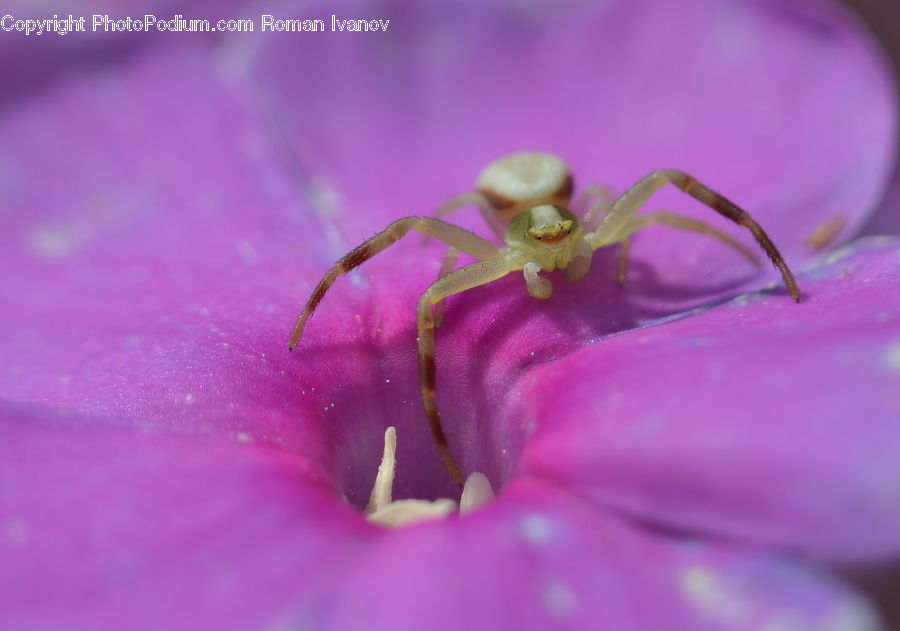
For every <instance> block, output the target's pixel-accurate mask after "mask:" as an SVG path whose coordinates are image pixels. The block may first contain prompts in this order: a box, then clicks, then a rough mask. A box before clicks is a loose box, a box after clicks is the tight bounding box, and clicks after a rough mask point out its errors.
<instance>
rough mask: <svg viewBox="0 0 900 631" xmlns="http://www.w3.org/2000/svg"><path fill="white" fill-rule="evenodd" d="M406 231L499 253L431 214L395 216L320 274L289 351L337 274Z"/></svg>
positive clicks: (475, 252)
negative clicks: (322, 274) (397, 217)
mask: <svg viewBox="0 0 900 631" xmlns="http://www.w3.org/2000/svg"><path fill="white" fill-rule="evenodd" d="M410 230H415V231H417V232H421V233H423V234H426V235H429V236H432V237H434V238H436V239H440V240H441V241H443V242H445V243H447V244H449V245H451V246H453V247H454V248H457V249H459V250H462V251H463V252H467V253H469V254H471V255H472V256H475V257H477V258H479V259H482V260H484V259H494V258H497V257H498V256H500V249H499V248H498V247H497V246H496V245H494V244H493V243H491V242H490V241H487V240H485V239H482V238H481V237H479V236H478V235H476V234H473V233H471V232H469V231H468V230H463V229H462V228H460V227H458V226H454V225H453V224H450V223H447V222H446V221H441V220H440V219H435V218H434V217H404V218H403V219H398V220H397V221H395V222H393V223H391V224H390V225H389V226H388V227H387V228H385V229H384V230H382V231H381V232H379V233H378V234H376V235H375V236H374V237H372V238H371V239H369V240H367V241H365V242H363V243H362V244H361V245H359V246H358V247H356V248H354V249H353V250H351V251H350V252H349V253H348V254H347V255H345V256H344V257H343V258H341V260H339V261H338V262H337V263H335V264H334V267H332V268H331V269H330V270H328V272H327V273H326V274H325V276H324V277H322V280H320V281H319V284H318V285H316V288H315V289H314V290H313V293H312V295H311V296H310V297H309V300H307V301H306V306H305V307H304V308H303V313H301V314H300V317H299V318H297V323H296V324H295V325H294V330H293V331H292V332H291V341H290V345H289V347H288V348H290V350H293V349H294V348H295V347H296V346H297V344H298V343H299V342H300V337H301V336H302V335H303V329H304V328H305V327H306V322H307V320H309V318H310V316H311V315H312V314H313V311H315V309H316V307H317V306H318V305H319V303H320V302H321V301H322V298H324V297H325V294H326V293H327V292H328V289H329V288H330V287H331V286H332V285H333V284H334V281H335V280H337V278H338V276H341V275H343V274H346V273H347V272H349V271H350V270H352V269H354V268H356V267H359V266H360V265H362V264H363V263H365V262H366V261H368V260H369V259H370V258H372V257H373V256H375V255H376V254H378V253H379V252H381V251H382V250H385V249H387V248H388V247H390V246H391V245H393V244H394V243H396V242H397V241H399V240H400V239H401V238H402V237H403V236H404V235H405V234H406V233H408V232H409V231H410Z"/></svg>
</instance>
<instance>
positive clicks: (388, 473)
mask: <svg viewBox="0 0 900 631" xmlns="http://www.w3.org/2000/svg"><path fill="white" fill-rule="evenodd" d="M396 466H397V428H396V427H393V426H391V427H388V428H387V429H386V430H385V432H384V453H383V455H382V456H381V464H380V465H378V473H377V474H376V475H375V485H374V486H373V487H372V494H371V495H370V496H369V505H368V506H366V513H367V514H369V515H372V514H373V513H375V512H376V511H378V510H380V509H382V508H384V507H386V506H387V505H388V504H390V503H391V489H392V488H393V486H394V468H395V467H396Z"/></svg>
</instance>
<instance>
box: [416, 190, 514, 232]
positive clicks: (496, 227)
mask: <svg viewBox="0 0 900 631" xmlns="http://www.w3.org/2000/svg"><path fill="white" fill-rule="evenodd" d="M472 204H475V206H476V207H477V208H478V212H480V213H481V216H482V217H483V218H484V222H485V223H486V224H487V225H488V226H489V227H490V228H491V231H492V232H493V233H494V234H495V235H496V236H497V238H498V239H500V240H501V241H502V240H503V237H504V236H506V226H505V225H504V224H503V222H502V221H501V220H500V217H499V216H498V215H497V211H495V210H494V207H493V206H491V204H490V202H489V201H488V199H487V197H485V196H484V195H482V194H481V193H463V194H462V195H457V196H456V197H454V198H453V199H449V200H447V201H446V202H444V203H443V204H441V205H440V206H439V207H438V209H437V210H436V211H435V213H434V216H435V217H437V218H438V219H441V218H443V217H446V216H447V215H449V214H450V213H454V212H456V211H457V210H459V209H460V208H465V207H466V206H471V205H472ZM428 240H429V239H428V237H427V236H426V237H425V238H423V239H422V242H423V243H427V242H428Z"/></svg>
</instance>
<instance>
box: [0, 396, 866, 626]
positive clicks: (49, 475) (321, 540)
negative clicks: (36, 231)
mask: <svg viewBox="0 0 900 631" xmlns="http://www.w3.org/2000/svg"><path fill="white" fill-rule="evenodd" d="M0 430H2V433H0V436H2V440H0V457H2V462H3V463H4V468H3V471H2V474H0V475H2V477H0V482H2V484H0V506H2V507H4V510H3V514H2V515H0V556H2V558H3V559H4V563H3V565H2V567H0V588H2V589H0V624H2V625H3V627H4V628H29V629H55V628H60V627H65V628H67V629H97V628H110V629H114V628H128V629H136V630H139V629H159V628H167V629H193V630H200V631H202V630H204V629H224V630H228V629H241V630H244V631H246V630H248V629H268V628H273V627H274V626H279V625H281V626H286V627H290V628H293V627H303V626H311V627H315V628H318V629H335V630H342V629H358V628H361V627H362V626H365V627H366V628H373V629H381V628H391V629H413V628H423V627H425V626H428V627H429V628H434V629H438V630H441V629H459V628H463V627H470V628H489V627H491V628H492V627H498V626H504V625H513V626H515V627H516V628H522V629H538V628H547V627H548V625H550V624H555V625H561V627H560V628H572V629H588V628H596V623H597V620H604V621H606V622H607V624H609V625H610V626H612V627H615V628H617V629H622V630H623V631H625V630H628V629H646V628H654V627H658V626H659V625H660V624H663V623H665V624H669V625H673V626H677V627H678V628H690V629H718V628H729V629H750V628H760V627H761V626H763V625H764V624H774V623H775V622H776V621H783V620H790V621H792V622H795V623H797V624H800V625H801V626H802V627H803V628H812V627H813V626H814V625H822V626H823V628H824V627H825V626H826V625H827V624H829V623H830V624H837V622H838V621H843V622H845V623H847V624H849V623H853V624H854V625H855V626H854V627H853V628H859V629H871V628H874V627H875V623H876V622H875V619H874V617H873V615H872V613H871V612H870V611H869V609H868V608H867V607H866V606H865V605H864V604H863V603H862V602H860V601H859V600H858V599H857V598H856V597H855V596H854V595H852V594H851V593H849V592H848V591H847V590H846V589H844V588H842V587H841V586H839V585H837V584H835V583H834V582H832V581H830V580H829V579H828V578H827V577H825V576H823V575H818V574H816V573H814V572H811V571H809V570H808V569H804V568H803V567H802V566H796V565H794V564H791V563H789V562H786V561H784V560H781V559H779V558H777V557H774V556H771V555H759V554H756V553H754V552H752V551H748V550H741V549H740V548H737V547H734V546H719V545H714V544H706V543H703V542H700V541H692V540H677V539H672V538H665V537H661V536H660V535H658V534H656V533H647V532H642V531H641V530H639V529H635V528H633V527H632V526H630V525H628V524H626V523H624V522H622V521H621V520H619V519H617V518H614V517H612V516H610V515H607V514H604V512H603V511H602V510H597V509H596V507H591V506H589V505H586V504H585V503H583V502H581V501H580V500H577V499H574V498H572V497H570V496H567V495H565V494H560V493H559V491H558V490H557V489H552V488H548V487H546V486H544V485H541V484H535V483H528V484H521V483H519V484H517V485H514V486H513V487H512V488H510V489H508V490H507V492H506V493H505V495H504V496H503V497H502V498H500V500H499V501H498V502H497V503H495V504H493V505H490V506H488V507H486V508H485V509H482V510H481V511H479V512H477V513H475V514H473V515H472V516H470V517H467V518H465V519H457V520H449V521H445V522H442V523H437V524H431V525H427V526H424V527H418V528H410V529H406V530H400V531H378V529H376V528H373V527H372V526H369V525H367V524H366V523H365V522H364V521H363V519H362V516H361V515H360V514H353V512H352V511H350V510H348V509H347V507H345V506H343V505H342V504H341V502H340V501H339V499H338V497H337V496H336V495H335V494H334V492H333V491H332V490H331V489H329V488H328V486H326V485H324V484H323V483H322V480H323V474H324V472H323V471H322V470H321V469H320V468H319V467H318V466H316V465H315V464H314V463H312V462H310V461H308V460H305V459H303V458H299V457H298V456H297V455H296V454H293V453H291V452H288V451H283V450H280V449H278V448H277V447H272V446H261V445H252V444H239V443H237V442H233V443H230V444H228V443H224V442H222V441H219V440H198V439H196V438H185V437H158V436H157V437H151V436H142V435H140V434H138V433H135V432H131V431H125V430H121V429H118V428H113V427H96V426H95V427H94V428H90V426H87V425H86V424H85V422H84V419H82V418H80V417H77V416H74V415H68V416H53V415H48V414H46V413H39V414H38V413H35V412H34V411H33V410H29V409H23V408H18V409H16V408H10V406H4V409H3V410H2V414H0ZM75 472H77V475H73V473H75ZM650 568H652V571H648V569H650Z"/></svg>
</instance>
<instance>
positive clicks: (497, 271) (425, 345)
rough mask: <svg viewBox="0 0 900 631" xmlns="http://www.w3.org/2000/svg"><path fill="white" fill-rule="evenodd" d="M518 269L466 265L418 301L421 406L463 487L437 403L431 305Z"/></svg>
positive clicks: (495, 262)
mask: <svg viewBox="0 0 900 631" xmlns="http://www.w3.org/2000/svg"><path fill="white" fill-rule="evenodd" d="M516 269H518V267H517V266H516V265H515V264H514V263H511V262H510V261H507V260H505V259H492V260H488V261H482V262H480V263H474V264H472V265H467V266H466V267H463V268H460V269H458V270H456V271H455V272H453V273H451V274H449V275H448V276H445V277H444V278H441V279H439V280H438V281H436V282H435V283H434V284H433V285H432V286H431V287H429V288H428V290H427V291H426V292H425V293H424V294H422V297H421V298H420V299H419V307H418V310H417V313H416V326H417V328H418V332H419V386H420V389H421V393H422V405H423V406H424V408H425V415H426V416H427V417H428V425H429V427H430V428H431V434H432V435H433V436H434V442H435V443H436V444H437V448H438V451H439V452H440V454H441V460H443V461H444V465H446V467H447V471H449V472H450V476H451V477H452V478H453V480H454V481H455V482H456V483H457V484H459V485H460V486H463V484H464V482H465V479H464V478H463V475H462V473H461V472H460V470H459V467H458V466H456V461H454V460H453V456H452V455H451V454H450V447H449V446H448V445H447V436H446V435H445V434H444V427H443V425H442V424H441V415H440V412H438V409H437V404H436V402H435V394H436V392H437V385H436V371H435V365H434V327H435V322H434V314H433V313H432V305H434V304H436V303H438V302H440V301H441V300H443V299H444V298H446V297H447V296H452V295H453V294H458V293H460V292H463V291H465V290H467V289H472V288H473V287H478V286H479V285H484V284H485V283H489V282H491V281H493V280H497V279H498V278H502V277H504V276H506V275H507V274H509V273H510V272H513V271H515V270H516Z"/></svg>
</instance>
